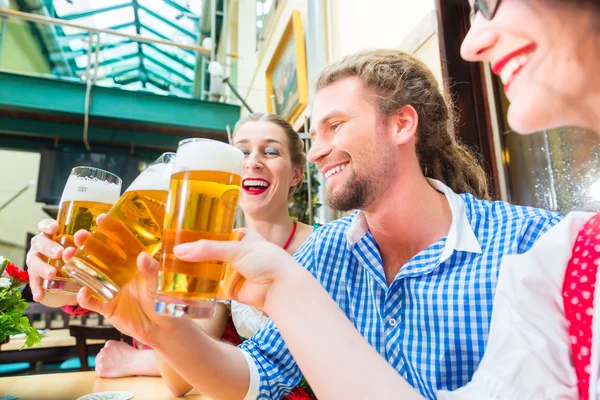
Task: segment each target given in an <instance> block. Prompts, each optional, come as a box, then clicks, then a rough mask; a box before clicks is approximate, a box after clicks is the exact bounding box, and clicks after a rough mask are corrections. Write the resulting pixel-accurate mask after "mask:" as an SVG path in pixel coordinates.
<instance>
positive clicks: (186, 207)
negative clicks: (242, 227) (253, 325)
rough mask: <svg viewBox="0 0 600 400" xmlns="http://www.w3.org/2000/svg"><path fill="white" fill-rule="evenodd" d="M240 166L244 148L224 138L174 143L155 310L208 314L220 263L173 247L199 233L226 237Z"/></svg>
mask: <svg viewBox="0 0 600 400" xmlns="http://www.w3.org/2000/svg"><path fill="white" fill-rule="evenodd" d="M243 168H244V154H243V153H242V152H241V151H240V150H238V149H236V148H235V147H233V146H230V145H228V144H225V143H222V142H218V141H214V140H207V139H187V140H184V141H182V142H180V143H179V148H178V149H177V158H176V160H175V165H174V167H173V175H172V177H171V186H170V188H169V199H168V200H167V214H166V215H165V231H164V238H163V247H162V249H161V256H160V265H159V271H158V291H157V295H156V299H155V303H154V309H155V311H156V312H158V313H160V314H164V315H169V316H174V317H181V316H188V317H190V318H211V317H212V315H213V313H214V309H215V306H216V296H217V291H218V290H219V287H220V285H221V281H222V279H223V275H224V273H225V266H224V264H223V263H222V262H217V261H207V262H198V263H195V262H185V261H182V260H178V259H177V258H176V257H175V255H174V254H173V247H174V246H176V245H178V244H182V243H188V242H194V241H197V240H200V239H210V240H230V239H231V232H232V230H233V224H234V222H235V212H236V207H237V203H238V198H239V196H240V190H241V181H242V178H241V176H242V173H243Z"/></svg>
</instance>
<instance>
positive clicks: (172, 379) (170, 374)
mask: <svg viewBox="0 0 600 400" xmlns="http://www.w3.org/2000/svg"><path fill="white" fill-rule="evenodd" d="M228 317H229V309H228V308H227V306H226V305H225V304H223V303H218V305H217V310H216V311H215V316H214V317H213V318H212V319H209V320H198V321H196V322H197V324H198V326H200V328H202V330H203V331H204V332H206V333H207V334H208V335H210V336H211V337H212V338H214V339H219V338H220V337H221V335H223V331H224V329H225V325H226V324H227V319H228ZM155 354H156V360H157V362H158V368H159V369H160V374H161V376H162V377H163V378H164V379H165V381H166V383H167V386H168V387H169V389H170V390H171V393H173V396H175V397H179V396H183V395H185V394H186V393H187V392H189V391H190V390H192V388H193V387H192V385H190V384H189V383H188V382H187V381H186V380H185V379H183V378H182V377H181V376H180V375H179V374H178V373H177V372H176V371H175V370H174V369H173V368H171V366H170V365H169V364H168V363H167V362H166V361H165V360H164V359H163V358H162V357H161V356H160V354H159V353H157V352H155Z"/></svg>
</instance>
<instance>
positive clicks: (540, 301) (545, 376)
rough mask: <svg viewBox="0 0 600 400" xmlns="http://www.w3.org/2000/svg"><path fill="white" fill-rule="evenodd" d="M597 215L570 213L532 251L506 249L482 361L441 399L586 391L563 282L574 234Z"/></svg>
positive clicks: (594, 360) (597, 324)
mask: <svg viewBox="0 0 600 400" xmlns="http://www.w3.org/2000/svg"><path fill="white" fill-rule="evenodd" d="M593 215H594V214H592V213H584V212H574V213H571V214H569V215H568V216H567V217H566V218H565V219H564V220H563V221H562V222H560V223H559V224H557V225H556V226H554V227H553V228H552V229H550V230H549V231H548V232H547V233H546V234H545V235H544V236H542V237H541V238H540V239H539V240H538V241H537V242H536V243H535V244H534V245H533V247H532V248H531V249H530V250H529V251H528V252H527V253H524V254H520V255H509V256H505V257H504V259H503V261H502V266H501V268H500V276H499V278H498V287H497V290H496V297H495V299H494V310H493V312H492V320H491V325H490V334H489V339H488V343H487V347H486V350H485V354H484V356H483V359H482V360H481V364H480V365H479V367H478V369H477V371H475V374H474V375H473V379H472V380H471V382H469V383H468V384H467V385H466V386H464V387H462V388H460V389H458V390H456V391H453V392H447V391H441V392H438V399H440V400H455V399H461V400H492V399H494V400H504V399H506V400H517V399H518V400H534V399H535V400H537V399H540V400H542V399H544V400H545V399H553V400H555V399H556V400H558V399H560V400H567V399H574V400H575V399H577V400H578V399H579V393H578V389H577V376H576V374H575V369H574V366H573V363H572V360H571V343H570V340H569V332H568V330H569V325H568V322H567V320H566V318H565V315H564V308H563V298H562V287H563V280H564V276H565V271H566V269H567V265H568V262H569V260H570V258H571V252H572V249H573V244H574V242H575V239H576V238H577V235H578V234H579V231H580V230H581V228H582V227H583V225H584V224H585V223H586V222H587V221H588V220H589V219H590V218H591V217H592V216H593ZM598 282H600V280H598ZM599 297H600V293H599V291H598V287H596V289H595V297H594V317H593V321H594V327H593V340H592V355H591V365H592V369H591V375H590V382H591V387H590V399H600V396H598V394H597V387H598V386H599V385H598V379H599V377H600V375H599V372H598V369H599V368H598V363H599V358H600V351H599V349H598V345H599V343H598V342H597V341H598V340H599V339H600V338H599V334H600V318H598V315H599V314H600V311H599V310H600V306H598V301H599Z"/></svg>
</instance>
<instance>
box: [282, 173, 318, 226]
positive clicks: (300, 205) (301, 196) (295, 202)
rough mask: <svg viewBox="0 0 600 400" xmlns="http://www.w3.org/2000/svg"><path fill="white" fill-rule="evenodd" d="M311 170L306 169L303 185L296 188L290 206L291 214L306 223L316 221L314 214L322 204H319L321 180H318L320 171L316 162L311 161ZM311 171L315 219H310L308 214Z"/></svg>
mask: <svg viewBox="0 0 600 400" xmlns="http://www.w3.org/2000/svg"><path fill="white" fill-rule="evenodd" d="M309 165H310V171H309V170H305V171H304V179H303V180H302V185H301V186H300V187H299V188H298V189H296V191H295V192H294V194H293V195H292V196H291V197H290V203H289V204H288V207H289V209H290V215H291V216H292V218H294V219H296V220H297V221H299V222H302V223H305V224H312V223H313V222H314V215H315V212H316V210H317V208H319V207H320V206H321V204H319V196H318V193H319V181H318V180H317V177H318V174H319V171H318V170H317V167H316V166H315V164H313V163H310V164H309ZM309 173H310V177H311V192H312V193H311V200H312V206H313V221H309V215H308V179H307V177H308V174H309Z"/></svg>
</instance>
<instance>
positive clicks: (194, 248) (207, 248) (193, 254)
mask: <svg viewBox="0 0 600 400" xmlns="http://www.w3.org/2000/svg"><path fill="white" fill-rule="evenodd" d="M242 246H243V243H242V242H237V241H219V240H199V241H197V242H192V243H185V244H180V245H178V246H175V247H174V248H173V253H174V254H175V256H176V257H177V258H179V259H180V260H182V261H188V262H201V261H223V262H227V263H231V262H233V261H234V260H235V259H236V258H237V257H238V255H239V253H240V252H241V250H242Z"/></svg>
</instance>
